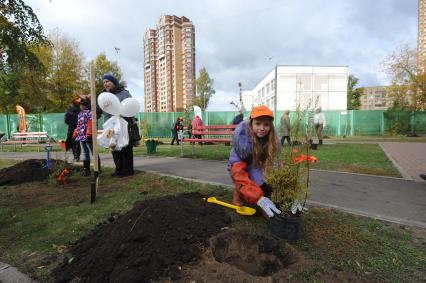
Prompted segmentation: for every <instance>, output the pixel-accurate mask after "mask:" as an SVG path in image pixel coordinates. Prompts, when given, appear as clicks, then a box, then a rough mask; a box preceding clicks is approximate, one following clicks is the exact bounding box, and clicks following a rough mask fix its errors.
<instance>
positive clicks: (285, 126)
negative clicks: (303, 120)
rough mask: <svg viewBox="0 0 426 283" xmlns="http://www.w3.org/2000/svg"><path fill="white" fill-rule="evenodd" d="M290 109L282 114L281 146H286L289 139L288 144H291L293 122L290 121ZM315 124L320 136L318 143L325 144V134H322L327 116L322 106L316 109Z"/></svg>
mask: <svg viewBox="0 0 426 283" xmlns="http://www.w3.org/2000/svg"><path fill="white" fill-rule="evenodd" d="M289 115H290V111H289V110H286V111H284V114H283V115H282V116H281V119H280V134H281V146H284V143H285V141H286V140H287V142H288V144H289V145H291V138H290V132H291V123H290V116H289ZM312 120H313V125H314V127H315V132H316V134H317V137H318V144H320V145H322V144H323V136H322V130H323V129H324V127H325V125H326V124H325V116H324V113H322V110H321V107H319V108H317V109H316V110H315V114H314V117H313V119H312Z"/></svg>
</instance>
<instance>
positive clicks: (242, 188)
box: [231, 161, 263, 204]
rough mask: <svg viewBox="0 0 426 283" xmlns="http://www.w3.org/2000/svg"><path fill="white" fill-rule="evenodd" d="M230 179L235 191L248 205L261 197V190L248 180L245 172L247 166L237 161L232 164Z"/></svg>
mask: <svg viewBox="0 0 426 283" xmlns="http://www.w3.org/2000/svg"><path fill="white" fill-rule="evenodd" d="M231 177H232V180H233V181H234V184H235V188H236V190H237V191H238V192H239V193H240V194H241V195H242V196H243V197H244V199H245V200H246V201H247V202H248V203H250V204H255V203H256V202H257V201H258V200H259V199H260V198H261V197H263V191H262V189H261V188H260V187H259V186H258V185H256V183H255V182H253V181H252V180H250V178H249V175H248V172H247V164H246V163H245V162H242V161H239V162H235V163H234V164H232V167H231Z"/></svg>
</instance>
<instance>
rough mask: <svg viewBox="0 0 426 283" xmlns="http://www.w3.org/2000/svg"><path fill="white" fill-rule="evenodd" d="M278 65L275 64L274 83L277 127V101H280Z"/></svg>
mask: <svg viewBox="0 0 426 283" xmlns="http://www.w3.org/2000/svg"><path fill="white" fill-rule="evenodd" d="M277 86H278V65H277V64H276V63H275V81H274V89H275V90H274V92H275V98H274V116H275V126H277V120H278V119H277V100H278V90H277Z"/></svg>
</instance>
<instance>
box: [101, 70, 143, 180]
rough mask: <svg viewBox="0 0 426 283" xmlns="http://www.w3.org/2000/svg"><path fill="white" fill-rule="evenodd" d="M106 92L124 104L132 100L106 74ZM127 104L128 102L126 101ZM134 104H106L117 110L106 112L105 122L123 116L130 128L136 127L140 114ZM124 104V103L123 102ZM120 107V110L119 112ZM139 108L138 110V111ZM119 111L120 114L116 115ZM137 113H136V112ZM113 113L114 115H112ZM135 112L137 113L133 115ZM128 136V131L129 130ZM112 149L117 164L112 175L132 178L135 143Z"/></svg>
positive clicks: (119, 85) (116, 81)
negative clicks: (128, 99) (136, 116)
mask: <svg viewBox="0 0 426 283" xmlns="http://www.w3.org/2000/svg"><path fill="white" fill-rule="evenodd" d="M102 81H103V86H104V91H105V92H110V93H112V94H114V96H115V97H116V98H118V100H119V102H123V101H124V100H125V99H126V98H131V97H132V96H131V94H130V92H129V91H128V90H126V89H125V88H124V87H123V86H122V85H121V84H120V82H119V81H118V80H117V78H115V77H114V76H113V75H112V74H106V75H104V76H103V77H102ZM126 102H127V101H126ZM130 102H132V103H125V104H124V105H123V104H122V105H121V106H120V104H119V105H118V106H117V105H112V104H113V103H112V102H111V105H108V104H104V108H105V106H108V107H111V108H113V107H115V108H116V109H115V110H112V111H109V112H107V111H105V109H103V110H104V117H105V121H106V122H107V121H108V119H110V118H111V117H112V116H113V115H115V116H121V117H122V118H123V119H124V120H126V122H127V123H128V127H130V126H132V125H134V124H135V123H136V119H135V117H134V116H135V115H136V114H137V112H139V104H138V103H137V105H135V103H133V101H130ZM123 103H124V102H123ZM117 107H118V110H117ZM136 107H137V109H136ZM101 108H102V105H101ZM117 111H118V113H116V112H117ZM135 111H136V112H135ZM111 112H112V113H111ZM133 112H135V113H133ZM127 134H128V129H127ZM111 149H112V158H113V159H114V164H115V172H114V173H113V174H112V176H115V177H126V176H131V175H133V174H134V169H133V141H131V140H130V141H129V142H128V144H127V146H124V147H122V148H121V149H118V148H115V145H112V146H111Z"/></svg>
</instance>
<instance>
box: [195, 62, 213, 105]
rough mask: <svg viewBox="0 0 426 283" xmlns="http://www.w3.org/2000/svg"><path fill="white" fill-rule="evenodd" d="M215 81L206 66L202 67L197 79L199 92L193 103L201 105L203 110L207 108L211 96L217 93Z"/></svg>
mask: <svg viewBox="0 0 426 283" xmlns="http://www.w3.org/2000/svg"><path fill="white" fill-rule="evenodd" d="M213 83H214V81H213V79H211V78H210V76H209V73H208V72H207V70H206V68H205V67H202V68H201V70H200V73H199V75H198V79H196V81H195V84H196V87H197V94H196V96H195V98H194V99H193V100H192V104H193V105H198V106H200V108H201V110H203V111H204V110H206V108H207V106H208V105H209V101H210V98H211V96H212V95H213V94H214V93H215V90H214V88H213Z"/></svg>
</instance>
